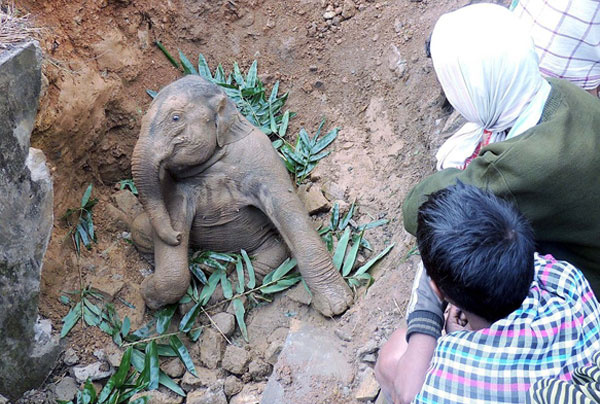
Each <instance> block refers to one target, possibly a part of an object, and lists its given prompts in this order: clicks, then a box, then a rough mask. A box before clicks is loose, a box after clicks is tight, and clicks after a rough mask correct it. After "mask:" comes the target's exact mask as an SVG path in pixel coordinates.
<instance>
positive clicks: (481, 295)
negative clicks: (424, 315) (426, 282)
mask: <svg viewBox="0 0 600 404" xmlns="http://www.w3.org/2000/svg"><path fill="white" fill-rule="evenodd" d="M417 242H418V245H419V252H420V253H421V258H422V260H423V264H424V266H425V270H426V271H427V274H428V275H429V277H430V278H431V279H432V280H433V281H434V282H435V284H436V285H437V287H438V288H439V289H440V291H441V292H442V293H443V294H444V295H445V297H446V298H447V299H448V300H449V301H450V302H452V303H453V304H454V305H455V306H457V307H459V308H460V309H462V310H465V311H468V312H471V313H473V314H476V315H478V316H481V317H483V318H485V319H486V320H488V321H491V322H494V321H497V320H499V319H501V318H504V317H506V316H507V315H508V314H510V313H511V312H513V311H514V310H516V309H517V308H518V307H520V306H521V304H522V303H523V300H524V299H525V297H526V296H527V294H528V291H529V287H530V285H531V282H532V280H533V275H534V252H535V242H534V235H533V230H532V229H531V225H530V224H529V222H528V221H527V219H526V218H525V217H524V216H523V215H522V214H521V213H520V212H519V211H518V210H517V209H516V208H515V207H514V206H513V205H512V204H510V203H509V202H507V201H505V200H503V199H500V198H498V197H497V196H495V195H494V194H492V193H491V192H488V191H483V190H481V189H479V188H477V187H474V186H472V185H465V184H463V183H462V182H460V181H458V182H457V184H456V185H452V186H450V187H447V188H444V189H442V190H440V191H437V192H435V193H433V194H431V195H429V197H428V199H427V201H426V202H425V203H423V204H422V205H421V207H420V208H419V212H418V222H417Z"/></svg>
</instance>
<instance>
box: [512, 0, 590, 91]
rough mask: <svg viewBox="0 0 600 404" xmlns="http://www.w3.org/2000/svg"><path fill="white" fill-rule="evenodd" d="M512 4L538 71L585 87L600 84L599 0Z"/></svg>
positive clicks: (525, 0) (536, 0) (523, 0)
mask: <svg viewBox="0 0 600 404" xmlns="http://www.w3.org/2000/svg"><path fill="white" fill-rule="evenodd" d="M514 3H516V4H514ZM512 7H513V8H514V10H513V11H514V13H515V14H516V15H517V16H518V17H519V19H520V20H521V21H523V22H524V23H525V24H526V26H527V28H528V29H529V30H530V33H531V37H532V38H533V42H534V44H535V48H536V52H537V54H538V57H539V62H540V71H541V72H542V74H544V75H546V76H549V77H557V78H562V79H566V80H569V81H571V82H573V83H574V84H575V85H577V86H579V87H582V88H584V89H586V90H590V89H594V88H596V87H598V85H600V1H599V0H518V2H516V1H513V5H512ZM507 29H510V27H507Z"/></svg>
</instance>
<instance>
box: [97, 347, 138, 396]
mask: <svg viewBox="0 0 600 404" xmlns="http://www.w3.org/2000/svg"><path fill="white" fill-rule="evenodd" d="M132 351H133V347H129V348H127V350H126V351H125V353H124V354H123V358H121V363H120V364H119V369H118V370H117V372H116V373H115V374H114V375H112V376H111V377H110V379H108V382H106V385H105V386H104V388H103V389H102V391H100V396H99V397H98V403H100V404H102V403H104V402H105V401H106V399H108V397H109V396H110V393H111V392H112V390H113V389H119V388H120V387H121V386H122V385H123V383H124V382H125V378H126V377H127V373H129V368H130V366H131V353H132Z"/></svg>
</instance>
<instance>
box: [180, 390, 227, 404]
mask: <svg viewBox="0 0 600 404" xmlns="http://www.w3.org/2000/svg"><path fill="white" fill-rule="evenodd" d="M186 404H227V397H225V393H224V392H223V389H222V388H221V387H219V386H214V387H212V388H208V389H202V390H196V391H192V392H189V393H188V395H187V399H186Z"/></svg>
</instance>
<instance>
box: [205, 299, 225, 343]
mask: <svg viewBox="0 0 600 404" xmlns="http://www.w3.org/2000/svg"><path fill="white" fill-rule="evenodd" d="M200 308H201V309H202V312H203V313H204V314H206V317H208V319H209V320H210V322H211V323H212V325H213V326H214V327H215V328H216V329H217V331H219V333H220V334H221V335H222V336H223V338H225V341H227V343H228V344H229V345H233V344H232V343H231V341H230V340H229V338H227V335H225V334H224V333H223V331H221V329H220V328H219V326H218V325H217V323H215V322H214V320H213V319H212V317H211V316H210V314H208V313H207V312H206V310H204V307H200Z"/></svg>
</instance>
